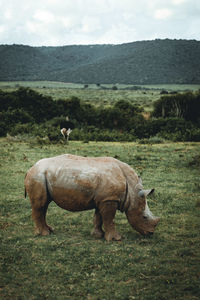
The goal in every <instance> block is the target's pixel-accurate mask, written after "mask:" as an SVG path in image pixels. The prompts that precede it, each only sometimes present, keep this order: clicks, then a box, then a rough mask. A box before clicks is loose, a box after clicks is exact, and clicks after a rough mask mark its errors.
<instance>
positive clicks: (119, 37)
mask: <svg viewBox="0 0 200 300" xmlns="http://www.w3.org/2000/svg"><path fill="white" fill-rule="evenodd" d="M165 38H169V39H195V40H200V0H0V44H9V45H12V44H23V45H30V46H63V45H75V44H76V45H80V44H81V45H88V44H90V45H91V44H122V43H129V42H134V41H141V40H153V39H165Z"/></svg>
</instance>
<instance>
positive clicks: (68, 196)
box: [52, 187, 95, 211]
mask: <svg viewBox="0 0 200 300" xmlns="http://www.w3.org/2000/svg"><path fill="white" fill-rule="evenodd" d="M52 198H53V201H54V202H55V203H56V204H57V205H58V206H60V207H61V208H63V209H66V210H69V211H82V210H88V209H93V208H95V202H94V196H93V193H92V192H90V191H81V190H74V189H66V188H61V187H58V188H53V191H52Z"/></svg>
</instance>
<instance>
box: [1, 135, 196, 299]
mask: <svg viewBox="0 0 200 300" xmlns="http://www.w3.org/2000/svg"><path fill="white" fill-rule="evenodd" d="M0 147H1V148H0V181H1V184H0V187H1V188H0V189H1V190H0V191H1V193H0V207H1V210H0V211H1V213H0V228H1V231H0V234H1V243H0V266H1V277H0V278H1V280H0V298H1V299H149V300H152V299H170V300H171V299H199V297H200V288H199V283H200V282H199V280H200V254H199V247H200V240H199V225H200V221H199V220H200V207H199V197H200V185H199V167H200V166H199V160H198V159H197V158H198V155H199V147H200V143H165V144H159V145H141V144H137V143H101V142H99V143H95V142H90V143H88V144H84V143H82V142H72V141H71V142H70V143H69V145H61V144H58V145H45V146H43V147H41V146H40V145H37V144H34V143H31V142H30V143H29V142H28V141H27V142H19V141H18V142H14V141H11V140H9V139H6V138H4V139H0ZM61 153H73V154H77V155H85V156H86V155H87V156H103V155H105V156H113V157H116V158H118V159H120V160H122V161H125V162H127V163H128V164H130V165H131V166H132V167H134V169H135V170H136V172H137V173H138V174H140V175H141V176H142V179H143V183H144V187H145V188H152V187H155V189H156V191H155V194H154V195H152V196H151V197H150V198H149V206H150V208H151V210H152V212H153V213H154V214H155V215H158V216H160V217H161V221H160V223H159V225H158V227H157V230H156V231H155V234H154V236H153V237H151V238H145V237H142V236H141V235H139V234H138V233H137V232H136V231H134V230H133V229H132V228H131V227H130V225H129V224H128V222H127V219H126V216H125V214H121V213H120V212H118V213H117V216H116V224H117V229H118V231H119V232H120V233H121V234H122V236H123V240H122V241H121V242H111V243H107V242H105V241H104V240H97V239H94V238H93V237H92V236H91V235H90V231H91V229H92V217H93V211H86V212H78V213H71V212H67V211H64V210H62V209H61V208H59V207H57V206H56V205H55V204H54V203H52V204H51V205H50V207H49V209H48V213H47V220H48V223H49V224H50V225H52V226H53V227H54V228H55V234H52V235H51V236H48V237H38V236H34V234H33V223H32V220H31V208H30V203H29V200H28V199H24V196H23V194H24V186H23V180H24V175H25V173H26V171H27V169H28V168H29V167H30V166H32V165H33V164H34V163H35V162H36V161H37V160H39V159H41V158H43V157H50V156H54V155H59V154H61Z"/></svg>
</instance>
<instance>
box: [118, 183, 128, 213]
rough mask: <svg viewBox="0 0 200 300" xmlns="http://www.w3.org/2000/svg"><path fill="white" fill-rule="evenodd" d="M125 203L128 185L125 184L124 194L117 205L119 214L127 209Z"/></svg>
mask: <svg viewBox="0 0 200 300" xmlns="http://www.w3.org/2000/svg"><path fill="white" fill-rule="evenodd" d="M127 201H128V183H127V182H126V192H125V196H124V198H123V199H122V200H121V201H120V203H119V210H120V211H121V212H124V211H125V210H126V207H127Z"/></svg>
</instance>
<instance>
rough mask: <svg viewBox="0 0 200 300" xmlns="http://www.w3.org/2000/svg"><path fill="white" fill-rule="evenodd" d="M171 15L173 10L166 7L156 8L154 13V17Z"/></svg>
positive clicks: (165, 17) (166, 17)
mask: <svg viewBox="0 0 200 300" xmlns="http://www.w3.org/2000/svg"><path fill="white" fill-rule="evenodd" d="M172 15H173V12H172V11H171V10H170V9H168V8H162V9H157V10H156V11H155V13H154V16H155V18H156V19H162V20H165V19H168V18H170V17H171V16H172Z"/></svg>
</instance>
